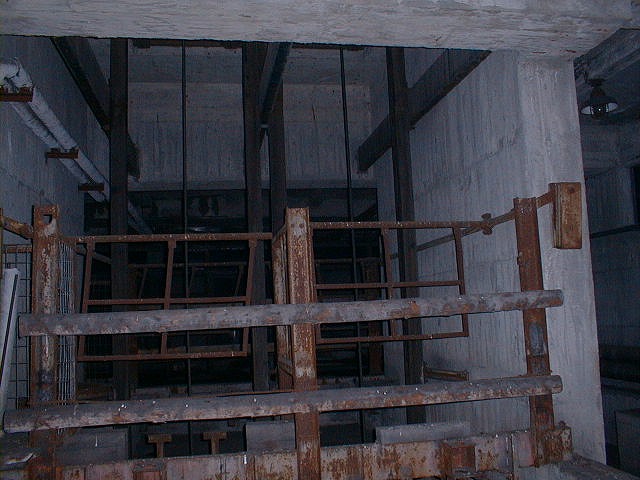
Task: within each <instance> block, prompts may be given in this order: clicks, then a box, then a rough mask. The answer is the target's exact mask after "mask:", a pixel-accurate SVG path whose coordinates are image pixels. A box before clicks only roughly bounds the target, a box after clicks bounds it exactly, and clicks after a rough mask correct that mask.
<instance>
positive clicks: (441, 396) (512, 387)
mask: <svg viewBox="0 0 640 480" xmlns="http://www.w3.org/2000/svg"><path fill="white" fill-rule="evenodd" d="M561 391H562V381H561V379H560V377H559V376H557V375H548V376H540V377H506V378H497V379H490V380H475V381H470V382H442V383H428V384H420V385H402V386H387V387H366V388H343V389H332V390H309V391H300V392H287V393H275V394H269V393H266V394H260V395H257V394H248V395H235V396H232V397H224V396H220V397H213V398H212V397H184V398H159V399H156V400H129V401H109V402H96V403H86V404H77V405H67V406H43V407H34V408H29V409H24V410H14V411H8V412H7V413H6V414H5V417H4V429H5V431H6V432H9V433H16V432H29V431H35V430H49V429H57V428H79V427H91V426H99V425H123V424H131V423H141V422H151V423H164V422H175V421H188V420H224V419H230V418H240V417H252V418H253V417H268V416H273V415H290V414H296V413H310V412H330V411H344V410H359V409H373V408H395V407H407V406H412V405H435V404H443V403H452V402H469V401H477V400H489V399H496V398H514V397H525V396H536V395H549V394H552V393H559V392H561Z"/></svg>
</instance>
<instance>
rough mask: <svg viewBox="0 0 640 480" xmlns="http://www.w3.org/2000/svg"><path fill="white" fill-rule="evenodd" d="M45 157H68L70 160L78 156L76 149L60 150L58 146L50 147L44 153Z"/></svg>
mask: <svg viewBox="0 0 640 480" xmlns="http://www.w3.org/2000/svg"><path fill="white" fill-rule="evenodd" d="M45 157H46V158H68V159H70V160H76V159H77V158H78V149H77V148H72V149H70V150H60V149H59V148H52V149H51V150H49V151H48V152H47V153H45Z"/></svg>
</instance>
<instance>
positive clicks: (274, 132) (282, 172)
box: [268, 85, 287, 235]
mask: <svg viewBox="0 0 640 480" xmlns="http://www.w3.org/2000/svg"><path fill="white" fill-rule="evenodd" d="M268 140H269V183H270V196H271V231H272V232H273V234H274V235H275V234H276V232H278V231H279V230H280V229H281V228H282V226H283V225H284V211H285V209H286V208H287V160H286V159H287V157H286V150H285V138H284V112H283V88H282V85H280V87H279V88H278V92H277V93H276V98H275V101H274V104H273V110H272V111H271V115H269V138H268Z"/></svg>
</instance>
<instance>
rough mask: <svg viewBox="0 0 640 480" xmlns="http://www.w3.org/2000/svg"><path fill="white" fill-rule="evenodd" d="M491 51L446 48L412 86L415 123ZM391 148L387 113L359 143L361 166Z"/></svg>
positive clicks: (411, 115)
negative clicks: (360, 143)
mask: <svg viewBox="0 0 640 480" xmlns="http://www.w3.org/2000/svg"><path fill="white" fill-rule="evenodd" d="M489 53H490V52H488V51H486V50H445V51H444V52H443V53H442V55H440V56H439V57H438V58H437V59H436V61H435V62H434V63H433V64H432V65H431V66H430V67H429V68H428V69H427V71H426V72H424V74H423V75H422V76H421V77H420V78H419V79H418V81H417V82H416V83H415V84H414V85H413V87H411V88H410V89H409V92H408V97H409V122H410V123H411V126H412V127H414V126H415V125H416V124H417V123H418V122H419V121H420V119H421V118H422V117H423V116H425V115H426V114H427V112H429V110H431V109H432V108H433V107H434V106H435V105H436V104H437V103H438V102H439V101H440V100H442V99H443V98H444V97H445V96H446V95H447V94H448V93H449V92H450V91H451V90H453V89H454V88H455V87H456V86H457V85H458V84H459V83H460V82H461V81H462V80H463V79H464V78H465V77H466V76H467V75H469V73H471V72H472V71H473V69H474V68H476V67H477V66H478V65H480V62H482V61H483V60H484V59H485V58H487V56H488V55H489ZM389 148H391V123H390V120H389V117H388V116H387V117H385V119H384V120H382V122H380V124H378V126H377V127H376V128H375V129H374V131H373V133H371V135H369V137H368V138H367V139H366V140H365V141H364V142H363V143H362V145H360V147H358V168H359V169H360V170H367V169H368V168H369V167H371V166H372V165H373V164H374V163H375V162H376V160H378V158H380V157H381V156H382V155H383V154H384V152H386V151H387V150H388V149H389Z"/></svg>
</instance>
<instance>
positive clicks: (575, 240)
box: [549, 182, 582, 250]
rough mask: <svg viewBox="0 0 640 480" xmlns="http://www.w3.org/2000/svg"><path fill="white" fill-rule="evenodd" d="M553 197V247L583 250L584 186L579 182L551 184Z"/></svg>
mask: <svg viewBox="0 0 640 480" xmlns="http://www.w3.org/2000/svg"><path fill="white" fill-rule="evenodd" d="M549 189H550V191H551V194H552V195H553V246H554V247H556V248H563V249H578V250H579V249H581V248H582V185H581V184H580V183H579V182H563V183H551V184H549Z"/></svg>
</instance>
